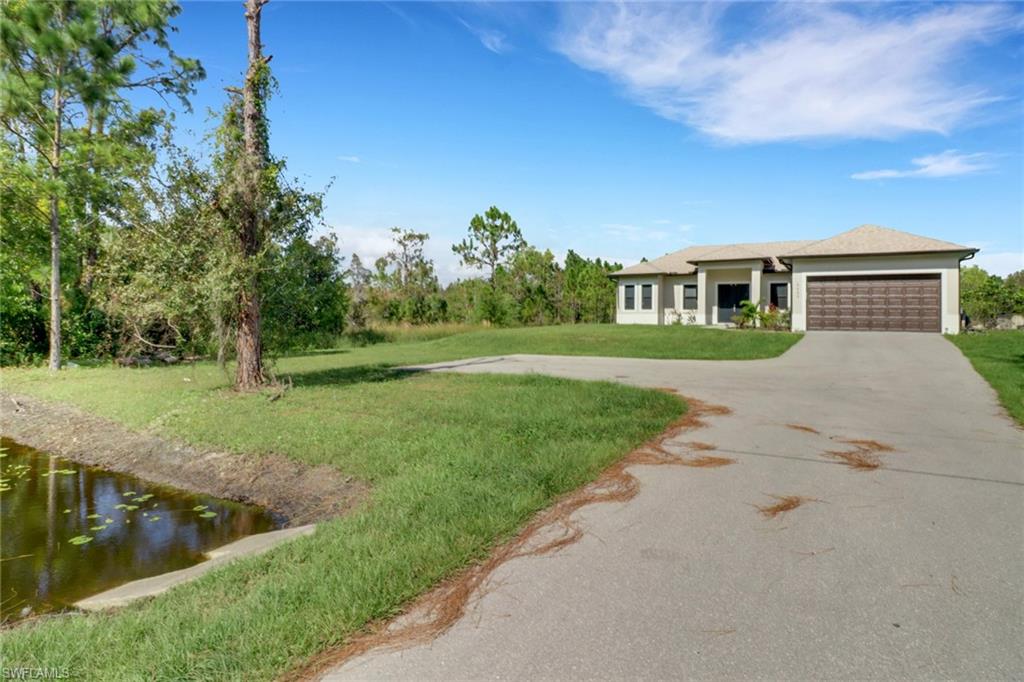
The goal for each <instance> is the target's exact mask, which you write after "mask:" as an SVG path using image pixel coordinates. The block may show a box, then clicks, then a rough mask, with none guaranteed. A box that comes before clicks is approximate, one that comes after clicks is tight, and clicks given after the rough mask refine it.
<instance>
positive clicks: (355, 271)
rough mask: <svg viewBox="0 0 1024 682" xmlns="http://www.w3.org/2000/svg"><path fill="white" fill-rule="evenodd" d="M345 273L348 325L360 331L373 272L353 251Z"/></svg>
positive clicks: (363, 322)
mask: <svg viewBox="0 0 1024 682" xmlns="http://www.w3.org/2000/svg"><path fill="white" fill-rule="evenodd" d="M345 275H346V278H347V279H348V283H349V297H350V303H349V308H348V326H349V327H351V328H352V329H354V330H356V331H361V330H363V329H365V328H366V323H367V319H366V314H367V311H366V308H367V306H368V305H369V301H370V293H371V292H370V289H371V286H372V284H371V278H372V277H373V273H372V272H371V271H370V269H369V268H367V267H366V266H364V265H363V260H362V259H361V258H360V257H359V256H358V254H355V253H353V254H352V260H351V261H350V262H349V266H348V270H347V271H346V272H345Z"/></svg>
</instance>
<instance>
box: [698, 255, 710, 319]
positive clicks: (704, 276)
mask: <svg viewBox="0 0 1024 682" xmlns="http://www.w3.org/2000/svg"><path fill="white" fill-rule="evenodd" d="M708 296H709V293H708V273H707V271H706V270H704V269H703V268H701V267H699V266H698V267H697V324H708V311H709V310H710V306H709V305H708V301H709V300H710V299H709V298H708Z"/></svg>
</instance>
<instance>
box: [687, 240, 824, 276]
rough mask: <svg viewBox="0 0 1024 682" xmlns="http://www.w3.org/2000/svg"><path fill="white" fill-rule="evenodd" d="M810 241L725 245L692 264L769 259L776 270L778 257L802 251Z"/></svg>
mask: <svg viewBox="0 0 1024 682" xmlns="http://www.w3.org/2000/svg"><path fill="white" fill-rule="evenodd" d="M813 243H814V242H813V241H811V240H807V239H803V240H796V241H789V242H756V243H752V244H727V245H726V246H719V247H717V248H715V249H712V250H711V251H709V252H707V253H705V254H704V255H703V256H700V257H699V258H698V259H697V260H695V261H693V262H694V263H714V262H716V261H726V260H758V259H761V260H764V259H770V260H771V261H772V264H773V265H776V266H777V267H776V269H778V266H780V265H781V264H779V263H778V258H777V257H778V256H779V255H780V254H783V253H788V252H790V251H793V250H795V249H802V248H804V247H805V246H808V245H809V244H813Z"/></svg>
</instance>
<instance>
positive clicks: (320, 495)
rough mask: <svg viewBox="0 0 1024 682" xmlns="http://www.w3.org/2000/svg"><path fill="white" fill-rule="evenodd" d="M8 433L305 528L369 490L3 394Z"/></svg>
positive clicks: (333, 473)
mask: <svg viewBox="0 0 1024 682" xmlns="http://www.w3.org/2000/svg"><path fill="white" fill-rule="evenodd" d="M0 415H2V424H0V426H2V432H3V435H5V436H7V437H9V438H11V439H12V440H15V441H18V442H19V443H23V444H25V445H28V446H30V447H33V448H35V449H37V450H42V451H44V452H50V453H53V454H55V455H59V456H61V457H65V458H67V459H71V460H74V461H76V462H80V463H82V464H86V465H90V466H98V467H102V468H104V469H108V470H110V471H118V472H121V473H125V474H131V475H133V476H138V477H140V478H144V479H146V480H147V481H152V482H154V483H160V484H164V485H170V486H174V487H176V488H182V489H185V490H189V491H193V492H198V493H203V494H206V495H212V496H214V497H220V498H223V499H229V500H235V501H237V502H244V503H246V504H255V505H258V506H260V507H264V508H266V509H269V510H270V511H271V512H273V513H274V514H275V515H277V516H278V518H279V519H280V521H281V522H282V525H286V526H299V525H304V524H307V523H313V522H317V521H323V520H325V519H328V518H332V517H335V516H340V515H341V514H343V513H345V512H346V511H348V510H349V509H351V508H352V507H353V506H354V505H355V504H357V503H358V502H359V501H361V500H363V499H364V498H365V497H366V493H367V491H368V486H367V485H366V484H365V483H364V482H362V481H359V480H357V479H354V478H352V477H351V476H345V475H344V474H342V473H341V472H340V471H338V470H337V469H334V468H332V467H329V466H326V465H324V466H316V467H311V466H308V465H305V464H301V463H299V462H296V461H294V460H291V459H288V458H287V457H283V456H276V455H275V456H262V457H258V456H246V455H236V454H232V453H226V452H215V451H209V450H200V449H198V448H194V447H191V446H189V445H185V444H183V443H179V442H175V441H170V440H167V439H165V438H161V437H159V436H156V435H154V434H151V433H145V432H142V433H140V432H136V431H131V430H129V429H127V428H125V427H124V426H122V425H120V424H117V423H115V422H112V421H109V420H106V419H102V418H100V417H96V416H93V415H90V414H87V413H85V412H82V411H81V410H78V409H76V408H74V407H71V406H68V405H62V404H57V403H49V402H44V401H42V400H38V399H36V398H32V397H29V396H24V395H11V394H8V393H0Z"/></svg>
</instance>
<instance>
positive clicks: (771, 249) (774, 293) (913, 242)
mask: <svg viewBox="0 0 1024 682" xmlns="http://www.w3.org/2000/svg"><path fill="white" fill-rule="evenodd" d="M976 252H977V249H972V248H969V247H966V246H961V245H959V244H952V243H950V242H944V241H940V240H937V239H930V238H927V237H919V236H916V235H912V234H908V233H906V232H899V231H897V230H891V229H889V228H884V227H878V226H875V225H862V226H861V227H857V228H854V229H852V230H849V231H848V232H843V233H841V234H839V235H836V236H835V237H831V238H829V239H822V240H815V241H788V242H765V243H757V244H731V245H727V246H694V247H690V248H687V249H683V250H681V251H676V252H674V253H670V254H667V255H665V256H662V257H661V258H657V259H655V260H653V261H650V262H645V263H639V264H637V265H634V266H631V267H628V268H625V269H623V270H620V271H618V272H616V273H613V275H612V276H613V277H614V278H615V279H616V281H617V284H618V286H617V290H618V301H617V304H616V321H617V322H619V323H620V324H696V325H730V324H732V323H733V317H734V316H735V315H736V314H737V313H738V311H739V306H740V302H741V301H752V302H755V303H757V304H758V306H759V307H760V308H761V309H765V308H768V307H769V306H773V307H775V308H777V309H778V310H780V311H784V312H786V313H787V314H788V316H789V319H790V324H791V327H792V329H793V331H808V330H810V331H814V330H857V331H919V332H942V333H946V334H956V333H957V332H958V331H959V329H960V263H961V261H963V260H965V259H967V258H971V257H972V256H973V255H974V254H975V253H976Z"/></svg>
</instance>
